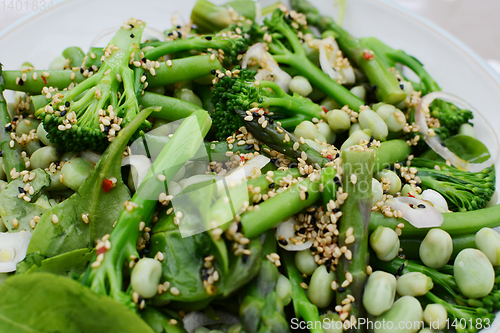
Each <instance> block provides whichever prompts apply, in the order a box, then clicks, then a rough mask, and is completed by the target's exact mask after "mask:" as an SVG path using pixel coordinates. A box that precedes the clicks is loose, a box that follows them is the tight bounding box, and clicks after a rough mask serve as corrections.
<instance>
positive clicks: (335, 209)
mask: <svg viewBox="0 0 500 333" xmlns="http://www.w3.org/2000/svg"><path fill="white" fill-rule="evenodd" d="M332 211H333V212H334V213H338V212H340V208H334V209H333V210H332Z"/></svg>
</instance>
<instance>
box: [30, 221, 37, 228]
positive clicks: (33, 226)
mask: <svg viewBox="0 0 500 333" xmlns="http://www.w3.org/2000/svg"><path fill="white" fill-rule="evenodd" d="M30 227H31V229H35V227H36V223H35V220H31V221H30Z"/></svg>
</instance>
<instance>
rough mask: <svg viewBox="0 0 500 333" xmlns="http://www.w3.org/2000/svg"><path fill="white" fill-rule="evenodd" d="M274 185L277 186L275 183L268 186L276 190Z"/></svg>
mask: <svg viewBox="0 0 500 333" xmlns="http://www.w3.org/2000/svg"><path fill="white" fill-rule="evenodd" d="M274 185H276V184H275V183H271V184H269V186H268V187H269V188H270V189H273V188H274Z"/></svg>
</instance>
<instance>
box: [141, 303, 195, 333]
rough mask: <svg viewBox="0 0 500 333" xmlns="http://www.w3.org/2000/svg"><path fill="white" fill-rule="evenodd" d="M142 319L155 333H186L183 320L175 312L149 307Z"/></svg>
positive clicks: (143, 313) (143, 312)
mask: <svg viewBox="0 0 500 333" xmlns="http://www.w3.org/2000/svg"><path fill="white" fill-rule="evenodd" d="M141 317H142V319H143V320H144V321H145V322H146V323H148V325H149V326H151V328H152V329H153V331H154V332H155V333H186V330H185V329H184V325H183V323H182V318H181V317H180V316H179V315H178V314H177V313H175V312H174V311H169V310H167V309H162V308H158V309H156V308H152V307H147V308H146V309H145V310H144V311H142V312H141ZM172 319H174V320H172Z"/></svg>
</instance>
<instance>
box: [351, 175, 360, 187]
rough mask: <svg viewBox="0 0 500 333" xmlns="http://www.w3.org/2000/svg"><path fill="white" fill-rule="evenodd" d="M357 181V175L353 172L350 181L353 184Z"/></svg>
mask: <svg viewBox="0 0 500 333" xmlns="http://www.w3.org/2000/svg"><path fill="white" fill-rule="evenodd" d="M357 182H358V176H356V175H355V174H354V173H353V174H352V175H351V183H352V184H353V185H355V184H356V183H357Z"/></svg>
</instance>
